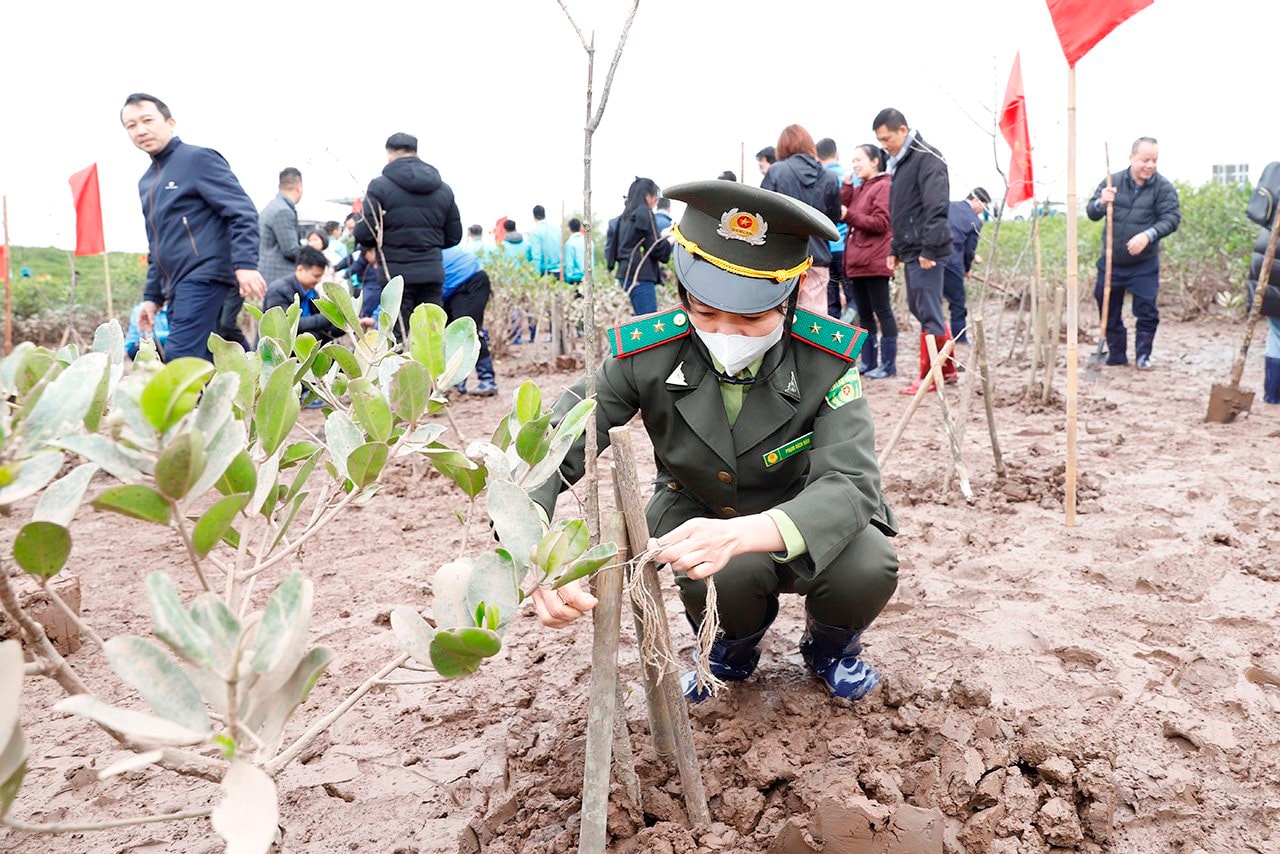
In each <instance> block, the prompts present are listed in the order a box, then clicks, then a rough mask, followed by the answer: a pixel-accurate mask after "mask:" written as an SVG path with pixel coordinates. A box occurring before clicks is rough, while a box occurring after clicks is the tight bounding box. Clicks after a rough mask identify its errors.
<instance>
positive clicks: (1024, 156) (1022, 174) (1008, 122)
mask: <svg viewBox="0 0 1280 854" xmlns="http://www.w3.org/2000/svg"><path fill="white" fill-rule="evenodd" d="M1000 133H1002V134H1004V139H1005V142H1007V143H1009V148H1010V149H1012V152H1013V153H1012V154H1011V155H1010V156H1009V194H1008V195H1007V196H1006V197H1005V203H1006V204H1010V205H1016V204H1018V203H1019V202H1025V201H1026V200H1027V199H1033V198H1035V195H1036V188H1035V179H1034V178H1032V175H1031V132H1030V130H1029V129H1028V128H1027V95H1026V92H1024V91H1023V88H1022V54H1021V53H1018V54H1015V55H1014V57H1013V70H1012V71H1010V72H1009V86H1008V87H1007V88H1006V89H1005V90H1004V107H1003V109H1002V110H1001V111H1000Z"/></svg>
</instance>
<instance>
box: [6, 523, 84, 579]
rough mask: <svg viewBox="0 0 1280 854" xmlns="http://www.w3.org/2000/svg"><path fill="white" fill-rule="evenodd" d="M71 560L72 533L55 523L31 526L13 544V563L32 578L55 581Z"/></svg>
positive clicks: (28, 524)
mask: <svg viewBox="0 0 1280 854" xmlns="http://www.w3.org/2000/svg"><path fill="white" fill-rule="evenodd" d="M70 556H71V532H70V531H68V530H67V529H66V528H64V527H63V526H62V525H58V524H56V523H54V522H28V523H27V524H25V525H23V526H22V529H21V530H20V531H18V536H17V538H16V539H14V541H13V559H14V560H15V561H17V562H18V566H20V567H22V568H23V569H24V570H26V571H27V572H29V573H31V574H32V575H38V576H40V577H41V578H53V577H54V576H55V575H57V574H58V572H59V570H61V569H62V568H63V567H64V566H66V565H67V558H68V557H70Z"/></svg>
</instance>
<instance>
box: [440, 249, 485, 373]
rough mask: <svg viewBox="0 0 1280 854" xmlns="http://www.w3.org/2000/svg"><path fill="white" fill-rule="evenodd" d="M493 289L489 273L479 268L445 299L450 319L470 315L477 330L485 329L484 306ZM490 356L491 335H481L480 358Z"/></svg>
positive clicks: (445, 307)
mask: <svg viewBox="0 0 1280 854" xmlns="http://www.w3.org/2000/svg"><path fill="white" fill-rule="evenodd" d="M491 289H492V285H491V284H490V282H489V274H488V273H486V272H485V271H484V270H477V271H476V273H475V275H473V276H472V277H471V278H469V279H467V280H466V281H465V282H463V283H462V284H461V285H459V286H458V289H457V290H456V291H454V292H453V293H452V294H450V295H449V298H448V299H447V300H445V301H444V310H445V313H446V314H448V315H449V320H450V321H452V320H456V319H457V318H459V317H469V318H471V319H472V320H474V321H475V322H476V331H477V332H478V331H480V330H482V329H484V307H485V306H486V305H487V304H488V303H489V292H490V290H491ZM488 358H489V336H488V335H481V336H480V359H481V360H484V359H488Z"/></svg>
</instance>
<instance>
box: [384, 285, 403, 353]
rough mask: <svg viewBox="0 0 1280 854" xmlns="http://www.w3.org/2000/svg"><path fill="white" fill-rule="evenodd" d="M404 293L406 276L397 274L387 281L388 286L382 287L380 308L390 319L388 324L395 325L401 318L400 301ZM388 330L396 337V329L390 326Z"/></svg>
mask: <svg viewBox="0 0 1280 854" xmlns="http://www.w3.org/2000/svg"><path fill="white" fill-rule="evenodd" d="M403 295H404V276H396V277H395V278H393V279H392V280H391V281H389V282H387V286H386V287H385V288H383V289H382V296H381V298H380V299H379V300H378V308H379V310H380V311H382V312H384V313H385V314H386V315H387V317H388V318H389V321H388V323H387V325H388V326H389V327H390V326H393V325H394V324H395V323H396V322H397V321H398V320H399V319H400V303H401V300H402V298H403ZM387 332H388V333H390V335H391V337H392V338H393V339H394V338H395V331H394V330H393V329H390V328H388V329H387Z"/></svg>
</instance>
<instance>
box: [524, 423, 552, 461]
mask: <svg viewBox="0 0 1280 854" xmlns="http://www.w3.org/2000/svg"><path fill="white" fill-rule="evenodd" d="M550 426H551V413H550V412H548V413H546V414H545V415H543V416H541V417H540V418H535V419H533V420H532V421H529V422H527V423H526V424H524V425H523V426H521V428H520V432H519V433H517V434H516V454H517V455H518V456H519V457H520V459H522V460H524V461H525V462H526V463H528V464H529V465H530V466H535V465H537V464H538V463H540V462H542V460H543V458H544V457H546V455H547V451H549V450H551V430H550V429H548V428H549V427H550Z"/></svg>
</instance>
